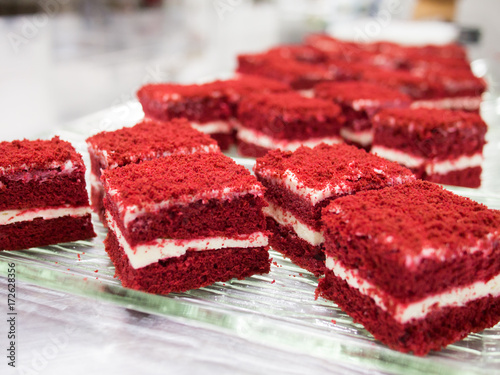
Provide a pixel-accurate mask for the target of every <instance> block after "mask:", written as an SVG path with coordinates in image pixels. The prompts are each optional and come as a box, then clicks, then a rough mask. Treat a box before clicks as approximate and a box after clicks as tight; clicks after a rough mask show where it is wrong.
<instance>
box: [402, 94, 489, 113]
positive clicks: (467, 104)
mask: <svg viewBox="0 0 500 375" xmlns="http://www.w3.org/2000/svg"><path fill="white" fill-rule="evenodd" d="M481 101H482V99H481V96H460V97H451V98H442V99H429V100H416V101H414V102H413V103H412V104H411V108H441V109H465V110H468V111H476V110H478V109H479V108H480V107H481Z"/></svg>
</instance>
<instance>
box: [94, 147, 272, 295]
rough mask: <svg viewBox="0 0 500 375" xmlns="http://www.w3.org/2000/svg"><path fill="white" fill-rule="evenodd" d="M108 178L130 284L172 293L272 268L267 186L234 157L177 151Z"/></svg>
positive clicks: (118, 261) (118, 258) (112, 233)
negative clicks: (265, 213)
mask: <svg viewBox="0 0 500 375" xmlns="http://www.w3.org/2000/svg"><path fill="white" fill-rule="evenodd" d="M101 179H102V181H103V184H104V189H105V191H106V194H105V198H104V206H105V208H106V219H107V222H108V227H109V232H108V237H107V238H106V241H105V247H106V251H107V252H108V254H109V256H110V257H111V260H112V261H113V263H114V265H115V267H116V274H117V276H118V277H119V278H120V280H121V281H122V284H123V286H125V287H128V288H133V289H138V290H143V291H146V292H150V293H160V294H166V293H170V292H182V291H186V290H189V289H193V288H200V287H203V286H206V285H210V284H212V283H214V282H216V281H227V280H229V279H231V278H234V277H236V278H239V279H242V278H245V277H247V276H250V275H253V274H262V273H267V272H269V269H270V259H269V254H268V246H267V245H268V236H267V231H266V219H265V216H264V214H263V212H262V209H263V207H264V206H265V205H266V203H265V201H264V198H263V188H262V185H261V184H260V183H259V182H258V181H257V180H256V179H255V177H253V176H252V175H251V174H250V172H249V171H248V170H247V169H246V168H244V167H243V166H239V165H237V164H236V163H235V162H234V161H233V160H232V159H231V158H229V157H227V156H225V155H223V154H221V153H195V154H191V155H173V156H171V157H168V158H159V159H155V160H151V161H146V162H143V163H139V164H129V165H127V166H125V167H122V168H116V169H113V170H109V171H105V172H104V173H103V175H102V178H101Z"/></svg>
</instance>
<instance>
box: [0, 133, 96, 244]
mask: <svg viewBox="0 0 500 375" xmlns="http://www.w3.org/2000/svg"><path fill="white" fill-rule="evenodd" d="M95 235H96V234H95V233H94V229H93V226H92V222H91V210H90V206H89V198H88V195H87V190H86V188H85V165H84V164H83V160H82V157H81V155H80V154H78V153H77V152H76V151H75V149H74V148H73V146H72V145H71V144H70V143H69V142H65V141H62V140H60V139H59V138H58V137H54V138H52V139H51V140H36V141H29V140H23V141H13V142H0V250H19V249H27V248H29V247H35V246H46V245H51V244H56V243H61V242H71V241H77V240H83V239H87V238H91V237H95Z"/></svg>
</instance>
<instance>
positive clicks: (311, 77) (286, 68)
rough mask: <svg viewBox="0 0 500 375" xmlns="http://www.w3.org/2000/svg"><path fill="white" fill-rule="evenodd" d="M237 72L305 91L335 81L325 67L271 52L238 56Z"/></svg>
mask: <svg viewBox="0 0 500 375" xmlns="http://www.w3.org/2000/svg"><path fill="white" fill-rule="evenodd" d="M237 72H239V73H244V74H251V75H256V76H262V77H266V78H270V79H274V80H277V81H280V82H283V83H286V84H287V85H289V86H290V87H292V88H293V89H295V90H307V89H310V88H312V87H313V86H314V85H315V84H317V83H318V82H322V81H331V80H334V79H336V77H335V75H334V73H333V72H332V71H330V70H329V69H328V67H327V66H326V65H323V64H310V63H306V62H303V61H298V60H294V59H293V58H289V57H288V58H287V57H285V56H282V55H281V54H277V53H273V52H271V53H268V52H267V53H259V54H246V55H239V56H238V68H237Z"/></svg>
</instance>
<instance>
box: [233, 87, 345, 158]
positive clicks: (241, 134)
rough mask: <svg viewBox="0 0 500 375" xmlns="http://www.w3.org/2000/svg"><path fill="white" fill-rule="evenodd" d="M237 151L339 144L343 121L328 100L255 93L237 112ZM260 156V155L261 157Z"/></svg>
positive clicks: (287, 94)
mask: <svg viewBox="0 0 500 375" xmlns="http://www.w3.org/2000/svg"><path fill="white" fill-rule="evenodd" d="M238 118H239V120H240V122H241V126H240V128H239V129H238V134H237V137H238V141H239V142H240V144H241V145H240V147H239V151H240V153H241V154H242V155H246V156H253V155H248V154H245V152H246V150H247V149H249V147H248V145H253V146H257V147H259V148H260V149H262V150H266V151H267V150H270V149H277V148H280V149H282V150H291V151H293V150H295V149H297V148H298V147H300V146H301V145H307V146H311V147H314V146H315V145H317V144H319V143H322V142H323V143H329V144H331V143H339V142H341V141H342V139H341V138H340V128H341V127H342V124H343V122H344V119H343V117H342V116H341V115H340V108H339V107H338V106H337V105H336V104H334V103H332V102H329V101H325V100H321V99H315V98H304V97H303V96H301V95H299V94H297V93H293V92H292V93H280V94H259V95H258V94H255V95H252V96H249V97H247V98H245V99H244V100H242V101H241V104H240V108H239V111H238ZM263 155H264V153H262V154H261V155H259V156H263Z"/></svg>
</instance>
